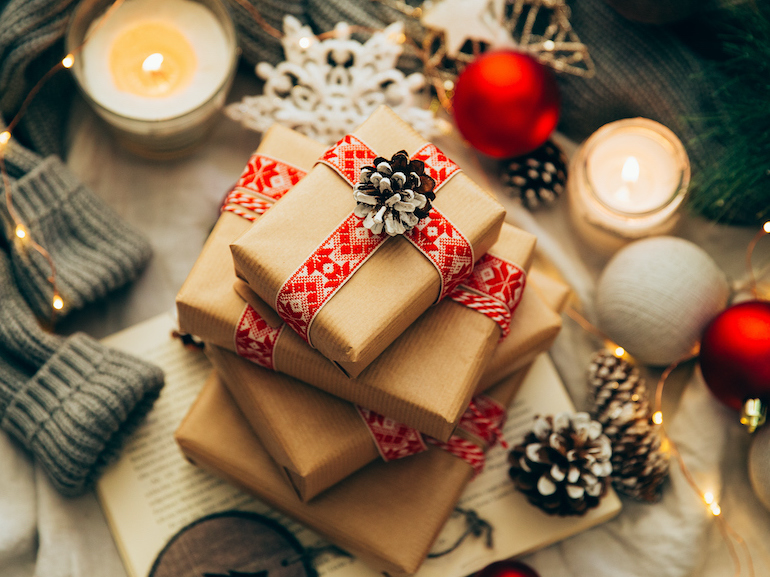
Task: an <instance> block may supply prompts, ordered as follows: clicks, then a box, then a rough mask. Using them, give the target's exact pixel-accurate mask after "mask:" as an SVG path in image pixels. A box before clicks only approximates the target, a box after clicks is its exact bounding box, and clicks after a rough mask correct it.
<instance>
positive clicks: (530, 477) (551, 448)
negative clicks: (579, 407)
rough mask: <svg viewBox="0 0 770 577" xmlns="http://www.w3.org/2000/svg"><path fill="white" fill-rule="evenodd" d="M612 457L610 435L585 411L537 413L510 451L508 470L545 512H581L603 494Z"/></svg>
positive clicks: (565, 513)
mask: <svg viewBox="0 0 770 577" xmlns="http://www.w3.org/2000/svg"><path fill="white" fill-rule="evenodd" d="M611 456H612V449H611V447H610V441H609V439H608V438H607V436H606V435H604V434H603V433H602V426H601V425H600V424H599V423H597V422H596V421H592V420H591V417H589V416H588V413H576V414H573V415H570V414H569V413H560V414H558V415H556V416H554V417H551V416H547V417H536V418H535V422H534V425H533V427H532V431H531V432H529V433H527V435H526V437H525V438H524V440H523V441H522V442H521V443H520V444H518V445H516V446H515V447H514V448H513V449H512V450H511V452H510V453H509V454H508V463H509V464H510V466H511V467H510V469H509V470H508V474H509V475H510V476H511V479H512V480H513V482H514V484H515V485H516V488H517V489H519V490H520V491H521V492H522V493H524V494H525V495H526V496H527V498H528V499H529V502H530V503H532V504H533V505H536V506H538V507H540V508H541V509H543V511H545V512H546V513H548V514H551V515H562V516H564V515H582V514H584V513H585V512H586V511H587V510H588V509H591V508H593V507H596V506H597V505H598V504H599V501H600V500H601V498H602V496H603V495H604V494H605V493H606V492H607V487H608V486H609V475H610V473H611V472H612V465H611V464H610V457H611Z"/></svg>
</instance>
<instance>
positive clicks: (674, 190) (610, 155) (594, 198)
mask: <svg viewBox="0 0 770 577" xmlns="http://www.w3.org/2000/svg"><path fill="white" fill-rule="evenodd" d="M689 180H690V164H689V161H688V159H687V153H686V152H685V150H684V147H683V146H682V143H681V142H680V141H679V139H678V138H677V137H676V135H674V133H673V132H671V131H670V130H669V129H668V128H666V127H665V126H663V125H661V124H659V123H657V122H654V121H652V120H648V119H646V118H631V119H627V120H619V121H617V122H612V123H610V124H607V125H606V126H604V127H602V128H600V129H599V130H598V131H596V132H595V133H594V134H593V135H591V137H590V138H589V139H588V140H586V141H585V142H584V143H583V145H582V146H581V147H580V148H579V149H578V151H577V152H576V153H575V155H574V156H573V158H572V162H571V163H570V175H569V181H568V184H567V189H568V197H569V205H570V216H571V218H572V222H573V223H574V225H575V229H576V230H577V232H578V233H579V234H580V235H581V237H582V238H583V239H584V240H585V241H586V242H587V243H588V244H589V245H590V246H591V247H592V248H594V249H596V250H598V251H600V252H602V253H604V254H610V253H612V252H614V251H615V250H617V249H619V248H620V247H622V246H623V245H624V244H626V243H628V242H630V241H632V240H636V239H638V238H643V237H645V236H651V235H658V234H668V233H670V232H672V230H673V229H674V228H675V226H676V224H677V223H678V221H679V216H680V215H679V212H678V210H679V208H680V206H681V204H682V201H683V200H684V197H685V194H686V192H687V186H688V184H689Z"/></svg>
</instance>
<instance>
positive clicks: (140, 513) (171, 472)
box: [97, 315, 620, 577]
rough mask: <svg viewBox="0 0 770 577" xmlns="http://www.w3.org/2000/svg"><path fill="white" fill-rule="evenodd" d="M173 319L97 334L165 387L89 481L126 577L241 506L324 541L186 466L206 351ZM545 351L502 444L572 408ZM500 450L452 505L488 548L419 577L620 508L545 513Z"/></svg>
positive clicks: (473, 541)
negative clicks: (152, 368) (193, 529)
mask: <svg viewBox="0 0 770 577" xmlns="http://www.w3.org/2000/svg"><path fill="white" fill-rule="evenodd" d="M174 328H175V321H174V319H173V318H172V316H171V315H161V316H159V317H156V318H154V319H151V320H149V321H146V322H144V323H141V324H139V325H136V326H134V327H131V328H129V329H126V330H125V331H122V332H120V333H117V334H115V335H112V336H111V337H108V338H106V339H104V341H103V342H104V343H105V344H107V345H108V346H112V347H115V348H118V349H121V350H124V351H126V352H128V353H131V354H134V355H136V356H138V357H140V358H143V359H145V360H147V361H149V362H152V363H155V364H157V365H158V366H160V367H161V368H162V369H163V371H164V372H165V374H166V385H165V387H164V388H163V391H162V393H161V395H160V398H159V399H158V401H157V402H156V404H155V406H154V407H153V409H152V411H151V412H150V413H149V415H148V417H147V419H146V420H145V422H144V423H143V424H142V425H141V426H140V427H139V428H138V429H137V431H135V432H134V434H133V436H132V437H131V438H130V440H129V442H128V443H127V445H126V447H125V448H124V452H123V454H122V456H121V458H120V460H119V461H118V462H117V463H114V464H113V466H111V467H110V468H109V469H108V470H107V471H105V473H104V475H103V477H102V478H101V479H100V481H99V482H98V484H97V492H98V495H99V499H100V501H101V503H102V507H103V509H104V512H105V515H106V516H107V519H108V521H109V523H110V526H111V529H112V531H113V535H114V537H115V541H116V543H117V545H118V549H119V550H120V553H121V555H122V557H123V560H124V563H125V565H126V568H127V571H128V573H129V575H130V576H131V577H147V575H148V573H149V570H150V568H151V567H152V564H153V562H154V560H155V557H156V556H157V554H158V553H159V552H160V550H161V549H162V548H163V547H164V546H165V544H166V543H167V541H168V540H169V539H170V538H171V537H173V536H174V535H175V534H176V533H177V532H178V531H179V530H180V529H181V528H183V527H184V526H186V525H188V524H189V523H191V522H192V521H194V520H196V519H199V518H200V517H203V516H205V515H208V514H211V513H215V512H219V511H224V510H228V509H243V510H250V511H254V512H257V513H260V514H262V515H265V516H266V517H269V518H272V519H274V520H275V521H277V522H278V523H280V524H282V525H283V526H284V527H286V528H287V529H288V530H289V531H291V532H292V533H294V534H295V536H296V537H297V539H298V540H299V541H300V542H301V543H302V544H303V545H305V546H313V547H322V546H324V545H326V544H327V543H326V542H325V541H324V540H322V539H321V538H320V537H318V536H317V535H316V534H315V533H314V532H312V531H310V530H308V529H305V528H304V527H302V526H301V525H299V524H298V523H296V522H295V521H293V520H291V519H289V518H288V517H286V516H284V515H282V514H280V513H278V512H276V511H275V510H273V509H272V508H270V507H269V506H267V505H265V504H264V503H262V502H260V501H258V500H256V499H254V498H252V497H250V496H249V495H248V494H246V493H244V492H243V491H241V490H239V489H236V488H235V487H232V486H230V485H228V484H227V483H226V482H225V481H222V480H220V479H218V478H217V477H214V476H213V475H211V474H209V473H207V472H205V471H203V470H201V469H198V468H196V467H194V466H193V465H191V464H190V463H188V462H187V461H186V460H185V459H184V457H183V456H182V453H181V452H180V450H179V448H178V447H177V445H176V442H175V441H174V438H173V435H174V431H175V430H176V429H177V427H178V426H179V424H180V423H181V421H182V419H183V418H184V416H185V414H186V413H187V411H188V409H189V408H190V406H191V405H192V402H193V401H194V400H195V398H196V396H197V395H198V392H199V391H200V389H201V387H202V386H203V384H204V382H205V381H206V379H207V377H208V376H209V374H210V372H211V370H212V369H211V365H210V364H209V362H208V360H207V359H206V357H205V355H204V354H203V353H202V352H200V351H196V350H188V349H186V348H185V347H184V346H183V345H182V343H181V341H179V340H178V339H175V338H173V337H172V336H171V331H172V330H173V329H174ZM571 410H573V409H572V404H571V402H570V400H569V397H568V396H567V393H566V390H565V389H564V387H563V385H562V383H561V380H560V379H559V376H558V374H557V373H556V370H555V368H554V367H553V364H552V362H551V360H550V358H549V357H548V356H547V355H541V356H540V357H539V358H538V360H537V361H536V362H535V363H534V365H533V367H532V369H531V370H530V372H529V374H528V375H527V378H526V379H525V381H524V383H523V385H522V388H521V391H520V392H519V394H518V395H517V397H516V401H515V402H514V404H513V406H512V407H511V409H510V410H509V414H508V421H507V424H506V426H505V429H504V434H505V438H506V440H507V441H508V443H509V444H512V443H515V442H516V441H517V440H518V439H520V438H521V436H523V434H524V433H525V432H526V431H527V430H528V428H529V427H530V425H531V421H532V418H533V416H534V415H535V414H538V413H542V414H552V413H556V412H559V411H571ZM506 456H507V451H506V450H505V449H503V448H502V447H499V446H498V447H495V448H494V449H492V450H491V451H490V452H489V453H488V458H487V464H486V467H485V469H484V472H483V473H482V474H481V475H479V476H478V477H477V478H476V479H474V480H473V481H472V482H471V483H470V484H469V485H468V487H467V489H466V491H465V493H464V494H463V496H462V498H461V500H460V502H459V503H458V506H460V507H463V508H466V509H473V510H475V511H476V512H477V513H478V514H479V516H480V517H482V518H483V519H486V520H487V521H489V522H490V523H491V524H492V526H493V527H494V547H493V548H492V549H487V548H486V547H485V545H484V540H483V539H479V538H474V537H469V538H468V539H467V540H466V542H464V543H463V544H462V545H461V546H460V547H459V548H458V549H457V550H455V551H453V552H452V553H450V554H448V555H446V556H444V557H440V558H437V559H428V560H427V561H426V562H425V564H424V565H423V567H422V568H421V569H420V571H419V572H418V573H417V575H418V576H419V577H438V576H441V577H462V576H464V575H468V574H470V573H473V572H474V571H477V570H479V569H481V568H482V567H484V566H486V565H488V564H489V563H492V562H493V561H496V560H499V559H505V558H508V557H512V556H514V555H519V554H522V553H524V552H527V551H529V550H533V549H535V548H539V547H543V546H545V545H548V544H550V543H553V542H556V541H558V540H560V539H563V538H565V537H567V536H569V535H572V534H575V533H577V532H579V531H582V530H583V529H585V528H588V527H590V526H592V525H595V524H598V523H600V522H601V521H603V520H605V519H606V518H608V517H610V516H612V515H614V514H616V513H617V512H618V511H619V510H620V503H619V500H618V499H617V497H616V496H615V494H614V493H611V494H610V495H609V496H608V497H607V498H606V499H604V500H603V502H602V505H601V506H600V507H599V508H598V509H596V510H594V511H592V512H590V513H588V514H587V515H585V516H583V517H577V518H567V519H563V518H558V517H557V518H554V517H549V516H548V515H545V514H544V513H542V512H541V511H540V510H539V509H536V508H535V507H533V506H532V505H530V504H529V503H527V501H526V499H525V498H524V497H523V496H522V495H521V494H519V493H517V492H516V491H515V490H514V488H513V484H512V483H511V481H510V480H509V479H508V472H507V470H508V467H507V464H506ZM464 529H465V524H464V520H463V519H462V518H460V517H458V518H452V519H450V520H449V521H448V523H447V525H446V527H445V528H444V530H443V531H442V533H441V535H440V537H439V539H438V541H437V543H436V545H435V547H434V551H440V550H443V549H446V548H447V547H448V546H449V545H451V544H452V543H454V541H455V540H456V538H457V537H458V536H459V535H460V534H462V532H463V531H464ZM317 569H318V573H319V575H320V577H375V576H377V575H379V573H377V572H375V571H374V570H372V569H370V568H368V567H367V566H366V565H365V564H364V563H363V562H361V561H359V560H358V559H354V558H349V557H344V556H341V555H335V554H325V555H323V556H321V557H320V558H319V559H318V562H317Z"/></svg>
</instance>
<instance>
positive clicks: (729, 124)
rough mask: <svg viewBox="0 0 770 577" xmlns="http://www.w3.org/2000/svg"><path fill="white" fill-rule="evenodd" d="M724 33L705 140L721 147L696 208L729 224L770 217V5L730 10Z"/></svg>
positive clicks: (698, 184) (694, 197) (697, 185)
mask: <svg viewBox="0 0 770 577" xmlns="http://www.w3.org/2000/svg"><path fill="white" fill-rule="evenodd" d="M725 10H726V11H727V14H724V15H723V16H727V18H722V17H721V16H719V13H717V16H716V17H718V18H720V21H722V22H724V21H727V22H729V23H727V24H724V27H723V29H722V33H721V34H720V40H721V49H722V52H723V53H724V54H725V56H726V58H725V59H724V60H723V61H721V62H718V63H713V64H712V65H711V68H710V70H709V72H708V74H709V75H710V76H713V77H714V78H716V79H718V81H717V82H714V84H715V85H717V86H719V88H718V89H717V91H716V94H715V96H716V97H717V100H718V101H720V102H721V103H722V110H721V111H720V113H719V114H716V115H713V116H711V117H709V118H706V119H704V120H705V122H706V124H707V126H709V127H710V128H709V129H708V130H707V131H706V133H704V134H702V135H701V138H700V140H708V141H710V142H712V143H718V144H719V145H722V146H723V148H724V150H723V152H722V154H720V155H719V157H718V158H716V159H715V161H714V162H712V163H710V164H709V165H707V166H704V167H703V168H702V170H701V172H700V174H698V175H696V176H695V178H694V183H693V190H692V192H691V207H692V208H693V209H695V210H696V211H698V212H700V213H702V214H703V215H704V216H706V217H708V218H711V219H713V220H717V221H720V222H723V223H727V224H740V225H756V224H761V223H763V222H765V221H766V220H768V219H770V106H768V94H770V3H767V2H756V3H755V2H750V3H746V4H742V5H740V6H735V7H732V8H728V9H725Z"/></svg>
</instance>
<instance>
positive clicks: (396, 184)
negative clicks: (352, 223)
mask: <svg viewBox="0 0 770 577" xmlns="http://www.w3.org/2000/svg"><path fill="white" fill-rule="evenodd" d="M435 186H436V181H435V180H433V179H432V178H431V177H430V176H428V175H427V174H425V163H424V162H422V161H421V160H409V156H407V154H406V151H405V150H401V151H399V152H397V153H396V154H394V155H393V158H391V159H390V160H387V159H385V158H383V157H381V156H378V157H377V158H375V159H374V166H364V167H363V168H362V169H361V175H360V177H359V181H358V184H356V186H355V187H354V189H353V196H355V199H356V201H357V202H358V204H357V205H356V208H355V214H356V216H357V217H359V218H363V219H364V226H365V227H366V228H368V229H369V230H371V231H372V233H373V234H380V233H381V232H382V229H383V227H384V228H385V232H387V233H388V234H389V235H390V236H395V235H397V234H404V233H405V232H409V231H410V230H412V228H414V226H415V225H416V224H417V223H418V222H419V220H420V219H421V218H425V217H426V216H428V213H429V212H430V209H431V204H430V202H431V201H432V200H434V199H435V198H436V194H435V193H434V192H433V189H434V188H435Z"/></svg>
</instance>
